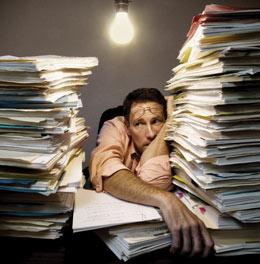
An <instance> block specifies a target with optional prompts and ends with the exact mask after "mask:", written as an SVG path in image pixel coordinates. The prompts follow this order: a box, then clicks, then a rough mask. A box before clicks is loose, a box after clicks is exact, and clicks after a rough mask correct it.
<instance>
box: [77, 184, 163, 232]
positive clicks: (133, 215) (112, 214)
mask: <svg viewBox="0 0 260 264" xmlns="http://www.w3.org/2000/svg"><path fill="white" fill-rule="evenodd" d="M161 219H162V218H161V216H160V214H159V213H158V211H157V210H156V209H155V208H153V207H151V206H145V205H140V204H134V203H130V202H126V201H123V200H120V199H117V198H115V197H113V196H111V195H109V194H107V193H97V192H96V191H94V190H86V189H79V190H78V192H77V193H76V197H75V208H74V213H73V224H72V228H73V231H74V232H79V231H84V230H91V229H98V228H102V227H106V226H114V225H121V224H127V223H135V222H143V221H150V220H161Z"/></svg>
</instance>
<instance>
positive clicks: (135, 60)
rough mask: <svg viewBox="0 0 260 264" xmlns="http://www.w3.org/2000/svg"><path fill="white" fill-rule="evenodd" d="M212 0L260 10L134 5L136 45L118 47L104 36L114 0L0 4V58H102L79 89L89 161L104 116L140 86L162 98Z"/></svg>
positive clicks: (161, 0) (198, 2)
mask: <svg viewBox="0 0 260 264" xmlns="http://www.w3.org/2000/svg"><path fill="white" fill-rule="evenodd" d="M211 3H216V4H227V5H235V6H251V7H256V6H260V2H259V0H228V1H216V0H215V1H214V2H213V1H204V0H133V1H132V2H131V3H130V6H129V16H130V18H131V19H132V21H133V23H134V26H135V29H136V37H135V40H134V41H133V43H131V44H130V45H127V46H116V45H115V44H113V43H112V42H111V41H110V39H109V37H108V33H107V31H108V25H109V23H110V21H111V19H112V18H113V16H114V11H115V9H114V1H113V0H0V55H6V54H10V55H15V56H31V55H43V54H56V55H64V56H87V57H88V56H95V57H97V58H98V59H99V66H98V67H97V68H96V69H94V71H93V74H92V75H91V76H90V78H89V84H88V85H87V86H85V87H83V88H82V101H83V105H84V107H83V109H82V111H81V116H84V117H85V118H86V120H87V123H88V125H89V126H90V129H89V132H90V137H89V139H88V140H87V143H86V154H87V155H86V157H87V161H86V162H87V163H88V158H89V154H90V151H91V149H92V148H93V147H94V146H95V140H96V133H97V125H98V122H99V118H100V115H101V113H102V112H103V111H104V110H105V109H107V108H109V107H112V106H116V105H119V104H121V102H122V100H123V98H124V96H125V95H126V94H127V93H128V92H129V91H131V90H133V89H135V88H138V87H148V86H150V87H158V88H159V89H160V90H161V91H162V92H163V93H165V91H164V87H165V85H166V82H167V80H169V79H170V77H171V69H172V68H173V67H174V66H176V65H177V64H178V61H177V60H176V57H177V55H178V51H179V49H180V48H181V46H182V44H183V43H184V41H185V39H186V33H187V31H188V29H189V27H190V23H191V20H192V17H193V16H194V15H196V14H198V13H199V12H202V10H203V9H204V6H205V5H206V4H211Z"/></svg>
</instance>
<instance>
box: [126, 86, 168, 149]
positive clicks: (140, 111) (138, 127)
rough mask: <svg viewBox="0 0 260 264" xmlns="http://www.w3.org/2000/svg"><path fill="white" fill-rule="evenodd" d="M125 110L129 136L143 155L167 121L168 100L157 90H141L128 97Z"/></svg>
mask: <svg viewBox="0 0 260 264" xmlns="http://www.w3.org/2000/svg"><path fill="white" fill-rule="evenodd" d="M123 109H124V117H125V121H126V125H127V128H128V134H129V136H131V137H132V140H133V143H134V145H135V148H136V150H137V151H138V152H139V153H140V154H141V153H143V151H144V150H145V149H146V147H147V146H148V145H149V144H150V143H151V142H152V140H153V139H154V138H155V137H156V135H157V134H158V133H159V131H160V130H161V128H162V126H163V124H164V122H165V120H166V117H167V106H166V100H165V98H164V96H163V95H162V94H161V93H160V91H159V90H157V89H155V88H139V89H136V90H134V91H132V92H131V93H129V94H128V95H127V96H126V98H125V100H124V103H123Z"/></svg>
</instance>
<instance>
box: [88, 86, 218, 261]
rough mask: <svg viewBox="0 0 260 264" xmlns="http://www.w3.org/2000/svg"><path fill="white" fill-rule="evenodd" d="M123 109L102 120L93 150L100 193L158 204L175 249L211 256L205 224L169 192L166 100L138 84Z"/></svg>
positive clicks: (93, 170)
mask: <svg viewBox="0 0 260 264" xmlns="http://www.w3.org/2000/svg"><path fill="white" fill-rule="evenodd" d="M123 108H124V117H122V116H120V117H116V118H114V119H112V120H109V121H106V122H105V123H104V125H103V127H102V129H101V131H100V133H99V136H98V140H97V147H96V148H95V149H94V150H93V152H92V154H91V161H90V177H91V181H92V183H93V185H94V186H95V188H96V191H98V192H101V191H103V190H104V191H106V192H108V193H110V194H112V195H113V196H115V197H118V198H120V199H124V200H127V201H131V202H134V203H140V204H145V205H150V206H154V207H158V208H159V209H160V211H161V212H162V215H163V218H164V220H165V222H166V224H167V226H168V228H169V230H170V232H171V234H172V246H171V249H170V252H171V253H173V254H174V253H176V252H178V253H180V254H184V255H190V256H194V255H202V256H207V255H209V254H210V251H211V250H212V247H213V241H212V238H211V237H210V235H209V233H208V231H207V229H206V227H205V226H204V224H203V223H202V222H201V221H200V220H199V219H198V218H197V217H196V216H195V215H193V214H192V213H191V212H190V211H189V210H188V209H187V208H186V207H185V205H183V204H182V202H181V201H180V200H179V199H178V198H177V197H175V196H174V195H173V194H172V193H171V192H169V190H170V189H171V186H172V185H171V178H172V177H171V169H170V164H169V148H168V145H167V142H166V141H165V140H164V137H165V129H166V119H167V104H166V101H165V98H164V97H163V95H162V94H161V93H160V92H159V91H158V90H157V89H155V88H140V89H137V90H134V91H133V92H131V93H129V94H128V95H127V97H126V98H125V100H124V103H123Z"/></svg>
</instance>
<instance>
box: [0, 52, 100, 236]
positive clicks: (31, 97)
mask: <svg viewBox="0 0 260 264" xmlns="http://www.w3.org/2000/svg"><path fill="white" fill-rule="evenodd" d="M97 64H98V60H97V58H95V57H85V58H84V57H61V56H53V55H48V56H35V57H14V56H2V57H0V190H1V196H0V207H1V209H0V214H1V224H0V235H4V236H6V235H7V236H8V235H11V236H29V237H40V238H49V237H50V238H55V237H59V236H60V235H61V232H60V231H61V229H62V227H63V226H64V224H65V223H66V221H67V220H68V218H69V216H70V215H71V214H72V209H73V203H74V193H75V191H76V190H77V188H78V187H80V186H81V185H82V180H83V177H82V162H83V160H84V150H83V147H84V143H85V140H86V139H87V137H88V132H87V126H86V124H85V120H84V119H83V118H82V117H78V113H79V110H80V108H81V107H82V103H81V100H80V88H81V87H82V86H83V85H85V84H86V82H87V79H88V76H89V75H90V74H91V73H92V72H91V69H92V68H94V67H95V66H97ZM58 192H63V193H58ZM15 197H16V198H15ZM37 207H39V210H37ZM18 208H23V209H24V210H18ZM2 219H3V221H2Z"/></svg>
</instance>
